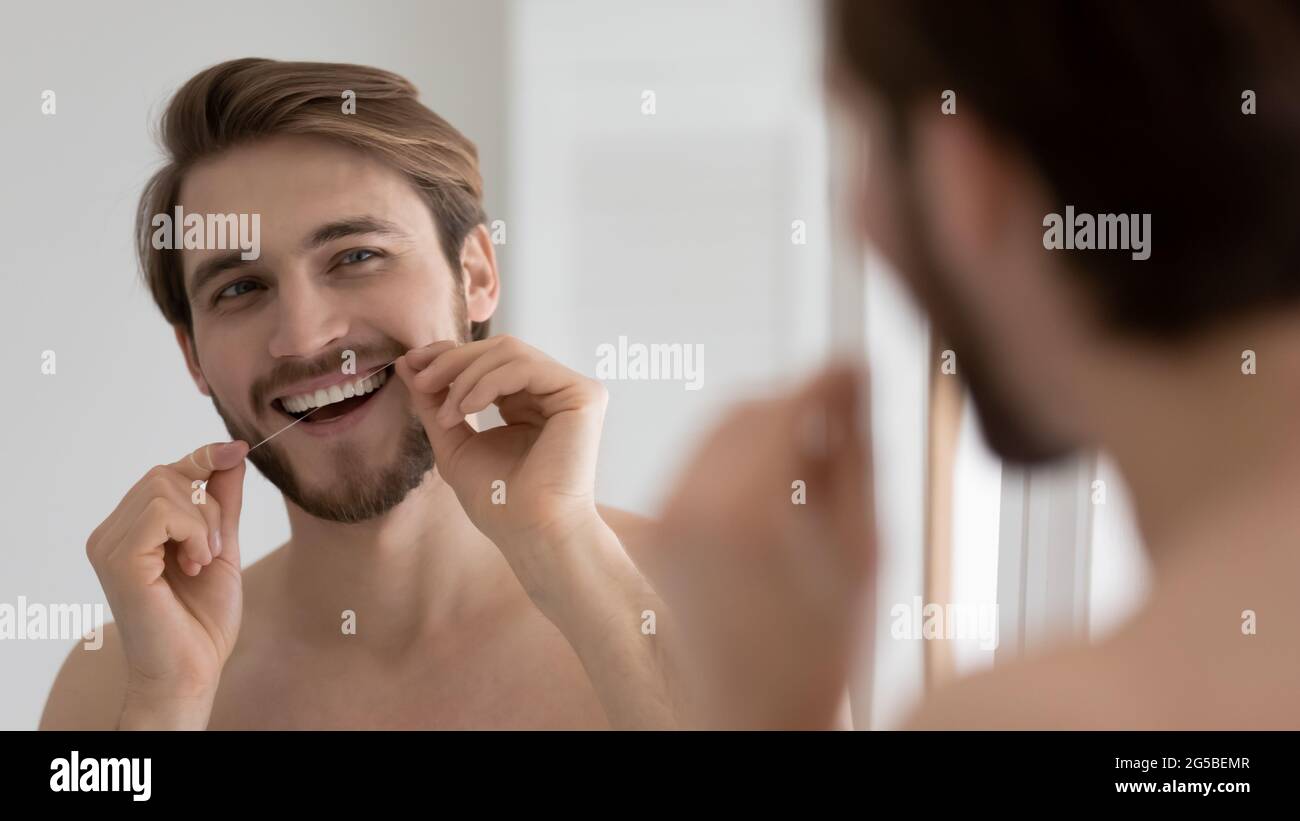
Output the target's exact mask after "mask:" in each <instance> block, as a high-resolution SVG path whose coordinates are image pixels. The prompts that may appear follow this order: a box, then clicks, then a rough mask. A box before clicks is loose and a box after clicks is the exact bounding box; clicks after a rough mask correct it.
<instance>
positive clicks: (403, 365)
mask: <svg viewBox="0 0 1300 821" xmlns="http://www.w3.org/2000/svg"><path fill="white" fill-rule="evenodd" d="M393 367H394V370H395V371H396V372H397V377H398V378H399V379H401V380H402V384H403V385H405V386H406V392H407V393H408V394H409V395H410V397H411V410H412V411H413V412H414V413H415V415H416V416H417V417H418V418H419V420H420V423H421V424H422V425H424V433H425V435H426V436H428V437H429V444H430V445H431V446H432V447H433V458H434V462H435V464H436V466H437V468H438V473H439V474H441V475H442V477H443V478H444V479H446V478H447V471H448V468H449V467H450V466H451V463H452V459H453V458H454V456H455V453H456V451H457V450H459V449H460V446H461V445H463V444H464V443H465V442H466V440H468V439H469V438H470V437H471V436H473V435H474V429H473V428H471V427H470V426H469V424H468V423H467V422H465V420H463V419H462V420H461V421H459V422H457V423H456V424H454V425H452V426H451V427H450V428H447V427H443V424H442V423H441V422H439V421H438V418H437V416H438V410H439V409H440V408H442V403H443V401H444V400H446V398H447V390H446V389H445V388H444V389H443V390H440V391H438V392H436V393H429V392H427V391H424V390H421V388H420V387H419V386H418V385H417V384H416V381H415V376H416V374H417V373H418V371H416V370H415V369H414V368H412V367H411V365H410V363H408V362H407V361H406V357H405V356H403V357H402V358H400V359H398V360H397V362H396V364H395V365H394V366H393Z"/></svg>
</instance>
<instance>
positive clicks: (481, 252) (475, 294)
mask: <svg viewBox="0 0 1300 821" xmlns="http://www.w3.org/2000/svg"><path fill="white" fill-rule="evenodd" d="M460 269H461V271H463V272H464V275H465V308H466V312H467V313H468V315H469V320H470V321H471V322H484V321H486V320H488V319H491V317H492V314H494V313H495V312H496V309H497V302H498V301H499V300H500V298H501V279H500V277H499V275H498V274H497V255H496V250H495V249H494V248H493V247H492V235H491V234H490V233H489V232H488V229H487V226H486V225H483V224H479V225H476V226H474V230H472V231H470V232H469V236H467V237H465V242H464V243H462V244H461V247H460Z"/></svg>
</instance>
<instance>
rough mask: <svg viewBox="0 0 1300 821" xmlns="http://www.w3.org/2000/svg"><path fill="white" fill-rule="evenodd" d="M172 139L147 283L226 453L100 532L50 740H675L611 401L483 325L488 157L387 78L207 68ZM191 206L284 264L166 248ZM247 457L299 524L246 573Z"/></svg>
mask: <svg viewBox="0 0 1300 821" xmlns="http://www.w3.org/2000/svg"><path fill="white" fill-rule="evenodd" d="M348 93H351V94H352V95H353V100H352V102H353V104H354V108H353V110H352V111H348V110H347V102H348V97H347V94H348ZM162 139H163V144H164V147H165V149H166V150H167V153H168V159H169V162H168V164H167V166H166V167H165V168H164V169H163V170H161V171H160V172H159V173H158V175H157V176H155V177H154V178H153V180H151V181H150V183H149V186H148V187H147V188H146V190H145V193H144V196H143V198H142V200H141V206H140V212H139V223H138V231H139V245H140V253H141V257H142V262H143V267H144V272H145V277H146V280H147V283H148V286H149V288H150V291H151V293H152V294H153V296H154V298H155V301H156V302H157V303H158V305H159V307H160V309H161V310H162V312H163V314H164V316H165V317H166V319H167V320H168V321H169V322H170V323H171V324H172V326H173V328H174V330H175V336H176V340H177V342H178V344H179V346H180V348H181V350H182V352H183V354H184V356H185V360H186V362H187V364H188V367H189V370H190V372H191V374H192V376H193V378H194V381H195V384H196V385H197V386H198V388H199V390H200V391H202V392H203V393H204V394H205V395H208V396H210V397H212V401H213V405H214V406H215V408H216V410H217V412H218V413H219V414H220V415H221V418H222V419H223V420H224V422H225V424H226V426H227V429H228V430H229V431H230V434H231V436H232V438H233V439H234V441H233V442H231V443H224V444H223V443H212V444H209V445H205V446H202V447H199V448H197V449H196V450H194V451H193V452H192V453H189V454H186V455H182V456H180V457H179V458H178V459H177V460H176V461H175V462H174V463H172V464H169V465H160V466H157V467H154V468H153V469H151V470H149V471H148V473H146V474H145V476H144V478H142V479H141V480H140V482H139V483H137V484H136V485H135V487H133V488H132V489H131V490H130V491H129V492H128V493H127V494H126V496H125V497H124V498H123V499H122V501H121V503H120V504H119V505H118V507H117V508H116V509H115V510H114V511H113V512H112V513H111V514H110V515H109V516H108V517H107V518H106V519H105V520H104V522H103V523H102V524H101V525H100V526H99V527H98V528H97V529H96V530H95V532H94V533H92V534H91V536H90V538H89V539H88V541H87V553H88V556H89V558H90V560H91V562H92V563H93V565H94V567H95V570H96V572H97V574H98V575H99V578H100V580H101V582H102V584H103V586H104V590H105V593H106V596H107V598H108V601H109V604H110V606H111V607H112V609H113V614H114V618H115V623H113V624H111V625H109V626H108V628H107V630H106V633H105V638H104V646H103V647H102V649H101V650H99V651H86V650H81V649H77V650H74V651H73V653H72V654H71V655H70V656H69V658H68V660H67V662H66V663H65V665H64V667H63V669H62V671H61V672H60V674H59V676H58V679H57V680H56V682H55V684H54V687H53V690H52V692H51V694H50V697H49V701H48V703H47V706H46V710H45V715H44V717H43V720H42V722H41V726H42V727H45V728H73V727H77V728H115V727H120V728H204V727H207V728H352V727H359V728H424V727H475V728H492V727H604V726H610V725H613V726H633V727H662V726H674V725H675V724H676V718H675V715H674V713H673V710H672V708H671V705H670V693H669V685H668V683H667V674H666V670H667V665H666V664H665V663H664V661H663V659H662V657H661V656H662V651H661V649H660V648H659V645H658V643H657V640H656V637H655V635H653V634H648V633H647V632H646V631H643V630H642V629H641V627H642V625H643V623H644V619H645V614H646V613H654V612H656V611H658V610H660V609H661V607H662V606H661V604H660V602H659V599H658V597H657V596H656V595H655V593H654V592H653V590H652V589H651V587H650V585H649V584H648V583H647V581H646V580H645V578H644V577H643V575H642V573H641V572H640V571H639V570H638V568H637V566H636V565H635V564H634V563H633V561H632V557H635V558H637V559H638V560H645V561H646V562H647V563H649V564H653V561H652V560H651V559H649V558H648V557H645V556H644V555H643V553H644V550H645V547H644V540H643V539H642V538H641V536H640V535H639V534H640V533H641V532H642V530H643V525H642V524H641V523H640V521H639V520H638V519H637V518H636V517H633V516H631V515H629V514H626V513H621V512H619V511H614V510H610V509H608V508H603V507H602V508H598V507H597V505H596V504H595V501H594V496H593V483H594V476H595V459H596V452H597V445H598V442H599V436H600V430H601V423H602V419H603V414H604V410H605V401H606V395H605V392H604V390H603V388H602V386H601V385H600V384H599V383H597V382H595V381H593V380H590V379H587V378H585V377H582V376H581V375H579V374H577V373H574V372H572V371H570V370H568V369H566V368H564V367H562V366H560V365H559V364H558V363H556V362H554V361H552V360H550V359H549V358H547V357H545V356H544V355H542V354H541V353H539V352H538V351H536V350H534V349H532V348H530V347H528V346H526V345H524V344H523V343H521V342H519V341H518V340H514V339H511V338H509V337H489V336H487V334H486V328H487V322H488V319H489V318H490V317H491V315H492V313H493V311H494V310H495V308H496V305H497V301H498V298H499V294H500V283H499V280H498V275H497V265H496V259H495V255H494V252H493V248H492V244H491V242H490V239H489V235H488V231H487V228H486V226H485V225H484V221H485V220H484V217H483V212H482V206H481V196H482V185H481V180H480V177H479V172H478V168H477V159H476V156H475V151H474V147H473V145H472V144H471V143H470V142H469V141H468V140H466V139H465V138H464V137H463V136H462V135H461V134H459V133H458V132H457V131H456V130H455V129H454V128H452V126H450V125H449V124H448V123H446V122H445V121H443V120H442V119H441V118H439V117H438V116H437V115H436V114H434V113H433V112H432V111H429V110H428V109H427V108H425V107H424V106H422V105H421V104H420V103H419V102H418V101H417V100H416V96H415V89H414V88H413V87H411V86H410V85H409V84H408V83H407V82H406V81H405V80H403V79H401V78H399V77H397V76H395V75H392V74H389V73H387V72H383V71H379V70H376V69H371V68H365V67H361V66H350V65H333V64H312V63H285V62H275V61H270V60H252V59H250V60H236V61H232V62H228V63H224V64H221V65H218V66H214V67H212V68H210V69H207V70H205V71H203V72H201V73H199V74H198V75H197V76H195V77H194V78H193V79H191V80H190V81H189V82H188V83H187V84H186V85H185V86H184V87H183V88H182V89H181V90H180V91H179V92H178V93H177V94H176V96H175V98H174V99H173V100H172V102H171V105H170V106H169V108H168V109H167V111H166V113H165V114H164V116H163V122H162ZM178 208H179V209H180V210H179V211H178V210H177V209H178ZM185 213H188V214H191V215H199V218H200V219H202V218H203V217H204V216H207V217H208V218H209V219H213V218H214V217H213V216H212V215H217V217H216V218H219V217H220V215H239V216H241V217H242V218H245V220H244V223H243V224H244V225H248V224H250V223H249V220H248V219H247V218H248V217H252V216H253V215H255V216H256V220H257V222H253V223H251V224H252V225H253V226H254V227H256V228H257V230H259V231H260V236H259V237H258V238H257V241H256V242H255V243H254V245H260V247H259V248H258V249H257V251H256V252H255V253H249V250H250V248H245V247H242V246H241V248H240V249H238V250H232V249H231V248H230V247H229V245H225V244H223V243H212V242H210V241H209V242H208V243H202V242H197V240H203V239H205V238H211V237H213V236H214V234H213V232H212V231H210V230H209V231H206V232H205V230H204V228H203V226H202V223H200V224H199V225H200V228H199V231H198V232H197V233H196V234H195V235H194V239H195V240H196V242H192V243H191V242H183V243H181V244H180V247H175V246H173V247H167V246H168V243H167V232H166V230H165V229H166V227H167V220H166V219H164V218H163V216H162V215H167V216H170V215H173V214H175V215H176V217H177V222H179V223H183V224H184V228H186V229H188V228H190V227H191V225H190V223H189V221H188V220H186V219H185V218H184V217H183V216H182V214H185ZM225 224H226V223H223V225H225ZM229 224H230V225H233V224H234V223H229ZM175 227H176V229H177V230H180V229H181V228H182V226H181V225H177V226H175ZM195 245H201V246H203V247H194V246H195ZM213 246H218V247H213ZM492 404H496V405H497V406H498V408H499V410H500V413H501V415H502V417H503V418H504V420H505V421H506V422H507V423H508V424H507V425H506V426H503V427H497V428H494V429H491V430H487V431H483V432H478V431H476V430H475V428H474V427H473V426H471V425H470V424H469V423H468V421H467V417H470V416H472V415H473V414H476V413H478V412H479V411H482V410H484V409H485V408H487V407H488V406H489V405H492ZM250 448H251V449H250ZM245 456H247V457H248V458H249V459H251V460H252V461H253V463H254V464H255V465H256V466H257V467H258V468H259V469H260V470H261V471H262V472H263V474H265V475H266V476H267V477H268V479H270V481H272V482H273V483H274V484H275V485H276V487H278V488H279V489H280V490H281V491H282V493H283V494H284V496H285V504H286V506H287V508H288V514H289V522H290V530H291V534H292V535H291V537H290V539H289V541H288V542H287V543H286V544H284V545H282V546H281V547H279V548H278V549H276V550H275V551H273V552H272V553H271V554H270V555H268V556H267V557H266V558H264V559H262V560H261V561H259V562H257V563H256V564H254V565H252V566H251V567H249V568H247V569H242V568H241V561H240V540H239V534H238V524H239V513H240V504H241V499H242V485H243V479H244V462H243V460H244V458H245ZM616 534H617V535H616ZM620 537H621V539H620ZM624 545H626V546H627V549H628V550H629V551H631V557H630V556H629V553H628V552H625V551H624ZM634 685H635V686H634Z"/></svg>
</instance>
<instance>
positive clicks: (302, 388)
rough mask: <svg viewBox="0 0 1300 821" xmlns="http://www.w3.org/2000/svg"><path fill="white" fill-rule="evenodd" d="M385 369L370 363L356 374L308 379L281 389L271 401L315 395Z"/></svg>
mask: <svg viewBox="0 0 1300 821" xmlns="http://www.w3.org/2000/svg"><path fill="white" fill-rule="evenodd" d="M386 367H388V366H387V365H383V364H382V363H379V362H372V363H370V364H369V365H368V366H366V367H364V368H362V367H358V368H357V372H356V373H337V374H326V375H325V376H318V377H316V378H315V379H309V380H307V381H304V382H295V383H293V384H292V385H290V386H289V387H287V388H281V389H280V390H279V392H277V393H276V394H275V396H273V397H271V401H272V402H275V401H276V400H277V399H284V398H286V397H290V396H300V395H302V394H304V393H315V392H316V391H319V390H323V389H325V388H328V387H330V386H331V385H342V384H344V383H345V382H356V381H357V380H359V379H363V378H365V377H367V376H373V375H374V374H375V373H376V372H378V371H381V370H383V369H384V368H386Z"/></svg>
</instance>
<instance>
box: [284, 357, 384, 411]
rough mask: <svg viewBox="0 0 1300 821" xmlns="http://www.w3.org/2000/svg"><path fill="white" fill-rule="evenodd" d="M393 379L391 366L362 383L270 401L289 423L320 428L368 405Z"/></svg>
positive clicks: (354, 381)
mask: <svg viewBox="0 0 1300 821" xmlns="http://www.w3.org/2000/svg"><path fill="white" fill-rule="evenodd" d="M393 376H394V373H393V366H392V365H391V364H390V365H387V366H385V367H384V368H383V370H381V371H379V372H378V373H375V374H372V375H370V376H367V377H365V378H364V379H356V380H353V381H351V382H347V383H343V384H339V385H331V386H330V387H329V388H327V389H322V390H318V391H316V392H314V393H311V394H296V395H294V396H282V397H279V398H278V399H274V400H272V401H271V407H273V408H275V409H276V410H277V411H279V412H280V413H282V414H284V415H285V416H288V417H289V418H290V419H303V418H305V419H306V421H305V422H303V424H304V425H319V424H321V423H323V422H330V421H333V420H335V419H340V418H342V417H344V416H347V415H348V414H349V413H352V412H353V411H355V410H356V409H357V408H359V407H361V406H362V405H364V404H366V403H367V402H369V401H371V400H372V399H374V398H375V396H376V395H377V394H378V393H379V392H380V391H382V390H383V389H384V386H385V385H387V384H388V381H389V380H390V379H392V378H393Z"/></svg>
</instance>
